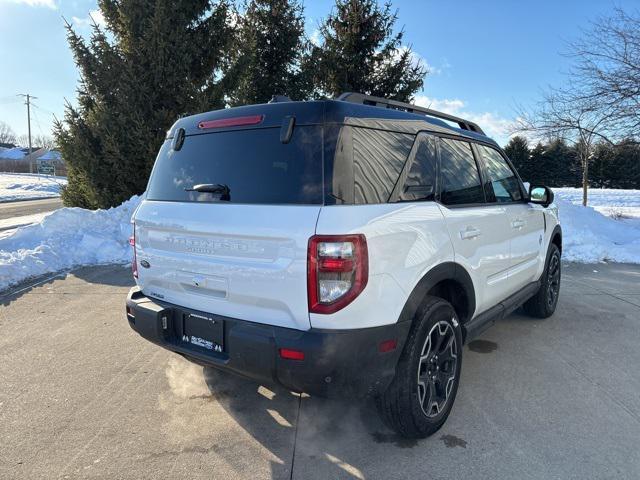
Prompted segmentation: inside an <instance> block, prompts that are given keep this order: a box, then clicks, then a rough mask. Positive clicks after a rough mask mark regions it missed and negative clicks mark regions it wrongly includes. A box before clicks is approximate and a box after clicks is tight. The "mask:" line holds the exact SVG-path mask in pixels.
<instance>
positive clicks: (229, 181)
mask: <svg viewBox="0 0 640 480" xmlns="http://www.w3.org/2000/svg"><path fill="white" fill-rule="evenodd" d="M202 184H210V185H224V186H226V187H228V195H227V197H226V199H224V201H225V202H230V203H251V204H321V203H322V197H323V189H322V127H320V126H298V127H296V128H295V130H294V133H293V136H292V138H291V140H290V141H289V143H282V142H281V141H280V128H262V129H254V130H240V131H238V130H235V131H227V132H216V133H207V134H200V135H191V136H188V137H186V138H185V140H184V144H183V146H182V148H181V149H180V150H178V151H174V150H173V149H172V147H171V140H167V141H165V142H164V144H163V146H162V149H161V150H160V153H159V154H158V158H157V160H156V164H155V166H154V168H153V173H152V175H151V179H150V180H149V186H148V189H147V198H148V199H149V200H169V201H178V202H218V201H221V197H222V196H221V195H220V193H211V192H198V191H189V189H191V188H193V187H194V186H195V185H202Z"/></svg>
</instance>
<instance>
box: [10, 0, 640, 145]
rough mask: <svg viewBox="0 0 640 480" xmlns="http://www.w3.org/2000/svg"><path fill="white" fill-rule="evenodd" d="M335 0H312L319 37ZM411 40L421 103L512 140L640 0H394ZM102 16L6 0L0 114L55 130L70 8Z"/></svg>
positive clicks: (65, 87)
mask: <svg viewBox="0 0 640 480" xmlns="http://www.w3.org/2000/svg"><path fill="white" fill-rule="evenodd" d="M333 3H334V2H333V0H306V1H305V2H304V6H305V16H306V21H307V26H306V28H307V31H308V34H309V36H310V37H313V36H314V35H317V29H318V24H319V22H320V21H321V19H322V18H324V17H325V16H326V15H327V14H328V13H329V12H330V10H331V7H332V5H333ZM393 6H394V8H396V9H397V10H398V22H397V27H398V28H402V27H404V30H405V38H404V41H405V43H406V44H407V45H410V46H411V47H412V48H413V50H414V52H415V54H416V56H417V58H420V59H422V61H424V62H425V63H426V64H427V65H428V66H429V67H430V70H431V73H430V74H429V75H428V76H427V78H426V81H425V86H424V89H423V91H422V92H419V93H418V94H417V96H416V103H418V104H421V105H425V106H430V107H431V108H433V109H436V110H443V111H447V112H449V113H453V114H457V115H460V116H463V117H466V118H468V119H470V120H472V121H475V122H477V123H479V125H480V126H481V127H482V128H483V129H484V130H485V132H487V134H488V135H490V136H492V137H493V138H495V139H496V140H497V141H498V142H499V143H501V144H504V143H506V141H507V140H508V136H509V135H508V127H509V125H510V123H511V122H512V121H513V119H514V117H515V115H516V109H517V108H518V106H523V107H525V108H529V107H532V106H533V105H535V103H536V101H538V99H539V98H540V95H541V92H542V91H543V90H544V89H545V88H547V87H548V86H549V85H556V86H558V85H561V84H562V83H563V81H564V76H563V75H564V72H566V71H567V70H568V69H569V67H570V59H569V58H567V56H566V55H563V53H566V52H567V50H568V45H567V44H568V42H570V41H572V40H576V39H577V38H579V37H580V36H581V35H583V32H584V30H585V29H588V27H589V23H590V22H593V21H597V19H598V18H599V17H600V16H602V15H607V14H609V13H611V12H612V11H613V9H614V8H615V7H620V8H623V9H625V10H629V11H633V10H636V11H637V10H638V9H640V0H616V1H614V0H537V1H536V2H522V1H515V0H486V1H482V2H480V1H478V0H458V1H442V0H412V1H410V0H395V1H393ZM90 12H92V15H93V18H94V19H95V20H96V21H98V22H100V21H101V18H100V14H99V11H97V6H96V1H94V0H71V1H67V0H0V121H4V122H5V123H8V124H9V125H10V126H11V127H12V129H13V130H14V131H15V132H16V133H17V134H18V135H21V134H25V133H26V132H27V114H26V107H25V105H24V100H23V99H22V98H21V97H17V94H26V93H29V94H31V95H33V96H35V97H37V99H35V100H34V102H33V103H34V105H35V106H34V108H33V109H32V134H34V135H38V134H45V135H48V134H50V132H51V126H52V123H53V119H54V115H55V116H56V117H57V118H63V115H64V105H65V99H67V100H68V101H70V102H72V103H74V102H75V95H76V93H75V92H76V86H77V80H78V73H77V69H76V67H75V65H74V62H73V57H72V55H71V52H70V50H69V47H68V45H67V41H66V36H65V30H64V21H63V17H64V18H66V19H67V20H69V21H70V22H71V23H72V24H74V26H75V28H76V29H77V30H78V31H79V32H80V33H83V34H88V33H89V15H90Z"/></svg>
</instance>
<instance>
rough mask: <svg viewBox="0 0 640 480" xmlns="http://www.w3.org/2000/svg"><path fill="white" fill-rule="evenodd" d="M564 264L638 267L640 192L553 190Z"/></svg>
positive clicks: (576, 189)
mask: <svg viewBox="0 0 640 480" xmlns="http://www.w3.org/2000/svg"><path fill="white" fill-rule="evenodd" d="M553 191H554V193H555V195H556V203H557V204H558V208H559V212H560V223H561V224H562V232H563V239H562V240H563V252H562V256H563V258H564V259H565V260H569V261H574V262H582V263H594V262H601V261H610V262H629V263H640V190H616V189H595V188H594V189H590V190H589V194H588V204H589V206H588V207H583V206H582V189H580V188H554V189H553Z"/></svg>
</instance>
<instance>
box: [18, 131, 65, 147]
mask: <svg viewBox="0 0 640 480" xmlns="http://www.w3.org/2000/svg"><path fill="white" fill-rule="evenodd" d="M17 142H18V144H19V145H21V146H23V147H27V146H29V137H28V136H27V135H26V134H23V135H20V136H19V137H18V138H17ZM31 144H32V145H33V150H34V151H36V150H37V149H38V148H44V149H46V150H52V149H54V148H56V143H55V140H54V139H53V138H52V137H50V136H49V135H34V136H32V137H31Z"/></svg>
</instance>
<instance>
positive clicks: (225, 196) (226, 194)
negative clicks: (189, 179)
mask: <svg viewBox="0 0 640 480" xmlns="http://www.w3.org/2000/svg"><path fill="white" fill-rule="evenodd" d="M184 191H185V192H200V193H219V194H220V195H221V197H220V200H229V199H230V194H231V190H230V189H229V186H228V185H225V184H223V183H200V184H198V185H194V186H193V187H191V188H185V189H184Z"/></svg>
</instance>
